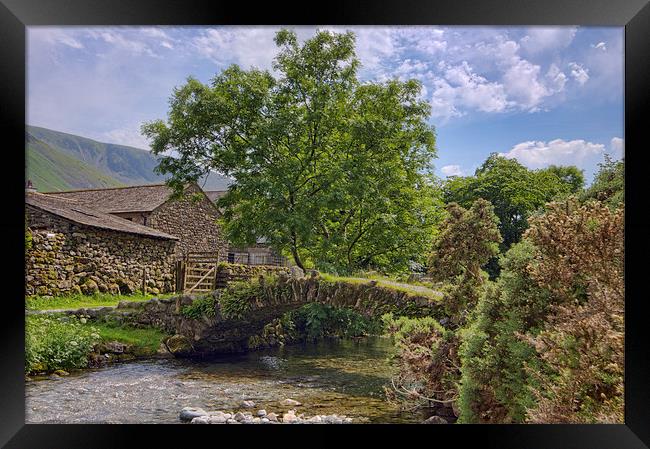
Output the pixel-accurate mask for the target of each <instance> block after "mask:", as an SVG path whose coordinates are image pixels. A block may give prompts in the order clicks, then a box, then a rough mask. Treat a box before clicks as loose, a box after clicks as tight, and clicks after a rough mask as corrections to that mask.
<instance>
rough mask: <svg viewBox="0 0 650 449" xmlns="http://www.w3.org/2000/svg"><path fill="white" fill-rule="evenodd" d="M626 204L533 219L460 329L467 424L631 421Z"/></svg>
mask: <svg viewBox="0 0 650 449" xmlns="http://www.w3.org/2000/svg"><path fill="white" fill-rule="evenodd" d="M623 218H624V214H623V208H622V207H621V208H620V209H618V210H615V211H612V210H610V209H609V208H608V207H607V206H605V205H603V204H602V203H598V202H588V203H586V204H580V203H579V202H578V201H577V200H575V198H568V199H566V200H564V201H562V202H558V203H551V204H549V205H547V212H546V213H545V214H543V215H539V216H536V217H534V218H531V220H530V224H531V227H530V229H529V230H528V231H527V232H526V233H525V235H524V239H523V240H522V242H521V243H519V244H517V245H514V246H513V247H512V248H511V249H510V251H508V253H507V254H506V255H505V257H503V258H502V266H503V271H502V273H501V276H500V278H499V280H498V281H497V282H496V283H495V284H490V285H489V286H488V288H487V289H486V292H485V294H484V295H483V296H482V297H481V300H480V301H479V304H478V306H477V308H476V310H475V311H474V313H473V314H472V317H471V319H470V325H469V326H468V327H467V328H466V329H464V330H462V331H461V337H462V340H463V343H462V345H461V351H460V352H461V361H462V380H461V387H460V398H459V410H460V417H459V421H460V422H491V423H507V422H523V421H530V422H537V423H560V422H562V423H567V422H577V423H588V422H622V419H623V336H624V329H623V311H624V310H623V309H624V284H623V222H624V220H623Z"/></svg>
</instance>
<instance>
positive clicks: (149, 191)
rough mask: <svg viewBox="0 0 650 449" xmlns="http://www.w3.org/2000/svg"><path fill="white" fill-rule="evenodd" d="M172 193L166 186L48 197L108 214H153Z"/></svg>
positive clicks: (148, 186) (70, 191)
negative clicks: (67, 200) (68, 200)
mask: <svg viewBox="0 0 650 449" xmlns="http://www.w3.org/2000/svg"><path fill="white" fill-rule="evenodd" d="M171 193H172V189H171V188H170V187H169V186H167V185H166V184H150V185H144V186H129V187H115V188H109V189H86V190H68V191H67V192H49V193H46V195H48V196H52V197H59V198H66V199H73V200H76V201H77V202H78V203H79V204H81V205H84V206H87V207H92V208H93V209H96V210H100V211H102V212H107V213H120V212H151V211H153V210H154V209H156V208H157V207H158V206H160V205H162V204H163V203H165V202H166V201H167V200H168V199H169V196H170V195H171Z"/></svg>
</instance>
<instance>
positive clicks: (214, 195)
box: [205, 190, 228, 203]
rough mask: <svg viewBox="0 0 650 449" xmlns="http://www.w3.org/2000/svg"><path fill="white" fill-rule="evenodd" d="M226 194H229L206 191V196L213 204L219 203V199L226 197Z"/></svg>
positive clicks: (224, 191) (222, 191) (223, 191)
mask: <svg viewBox="0 0 650 449" xmlns="http://www.w3.org/2000/svg"><path fill="white" fill-rule="evenodd" d="M226 193H228V191H227V190H206V191H205V194H206V195H207V197H208V198H210V201H212V202H213V203H214V202H215V201H217V200H218V199H219V198H221V197H222V196H224V195H225V194H226Z"/></svg>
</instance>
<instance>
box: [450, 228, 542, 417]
mask: <svg viewBox="0 0 650 449" xmlns="http://www.w3.org/2000/svg"><path fill="white" fill-rule="evenodd" d="M533 255H534V246H533V245H532V244H530V242H528V241H526V240H524V241H522V242H520V243H517V244H515V245H513V246H512V247H511V248H510V250H509V251H508V252H507V253H506V254H505V255H504V256H502V257H501V260H500V265H501V276H500V277H499V279H498V281H497V282H496V283H489V284H488V285H487V288H486V290H485V292H484V294H483V295H482V296H481V299H480V300H479V303H478V305H477V307H476V310H475V311H474V312H473V314H472V317H471V318H470V320H469V322H470V324H469V325H468V326H467V328H465V329H463V330H462V331H461V337H462V341H463V343H462V345H461V348H460V357H461V363H462V379H461V386H460V395H459V411H460V416H459V422H465V423H475V422H489V423H510V422H522V421H523V420H524V419H525V416H526V409H527V408H528V407H530V406H532V404H533V401H534V398H533V394H532V392H531V391H530V388H529V386H530V385H531V383H533V382H534V380H533V379H532V378H531V375H530V371H529V370H528V369H526V368H525V366H526V364H527V365H528V366H529V367H532V366H536V369H537V370H540V369H541V368H540V367H539V366H537V365H539V363H538V359H537V354H536V351H535V350H534V348H533V346H532V345H531V344H529V343H528V342H525V341H523V340H522V339H521V338H519V337H518V335H520V334H523V333H526V332H534V329H535V328H539V327H540V326H541V324H542V320H543V319H544V318H545V317H546V316H547V314H548V310H549V305H550V303H551V296H550V294H549V292H548V291H546V290H543V289H541V288H539V287H538V286H537V284H536V283H535V281H533V280H532V279H531V278H530V275H529V274H528V271H527V266H528V263H529V262H530V261H531V260H532V258H533Z"/></svg>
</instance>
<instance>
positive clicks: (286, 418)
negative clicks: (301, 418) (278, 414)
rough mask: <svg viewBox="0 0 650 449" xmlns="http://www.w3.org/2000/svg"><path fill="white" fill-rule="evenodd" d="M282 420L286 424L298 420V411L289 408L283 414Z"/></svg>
mask: <svg viewBox="0 0 650 449" xmlns="http://www.w3.org/2000/svg"><path fill="white" fill-rule="evenodd" d="M282 422H283V423H284V424H293V423H296V422H298V417H297V416H296V412H295V411H293V410H289V411H288V412H287V413H285V414H284V415H282Z"/></svg>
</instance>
